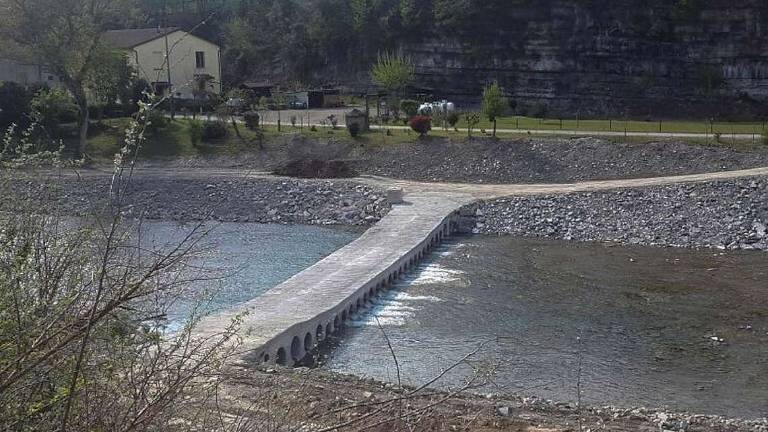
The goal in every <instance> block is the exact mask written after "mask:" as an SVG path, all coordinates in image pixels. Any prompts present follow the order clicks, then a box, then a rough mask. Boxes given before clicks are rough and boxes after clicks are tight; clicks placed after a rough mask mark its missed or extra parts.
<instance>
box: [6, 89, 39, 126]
mask: <svg viewBox="0 0 768 432" xmlns="http://www.w3.org/2000/svg"><path fill="white" fill-rule="evenodd" d="M34 96H35V92H33V91H30V90H29V89H27V88H25V87H23V86H20V85H18V84H16V83H12V82H0V130H4V129H6V128H7V127H8V126H10V125H11V124H12V123H13V124H16V125H19V126H24V127H26V125H28V124H29V115H30V113H31V107H30V103H31V102H32V98H33V97H34Z"/></svg>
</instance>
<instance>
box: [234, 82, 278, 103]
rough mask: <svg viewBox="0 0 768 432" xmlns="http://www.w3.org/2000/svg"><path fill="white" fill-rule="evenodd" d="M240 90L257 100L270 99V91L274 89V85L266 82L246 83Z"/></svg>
mask: <svg viewBox="0 0 768 432" xmlns="http://www.w3.org/2000/svg"><path fill="white" fill-rule="evenodd" d="M240 88H241V89H242V90H245V91H247V92H248V93H249V96H250V97H252V98H255V99H259V98H261V97H266V98H269V97H272V89H273V88H274V85H272V84H271V83H269V82H266V81H261V82H257V81H247V82H244V83H243V84H242V85H241V86H240Z"/></svg>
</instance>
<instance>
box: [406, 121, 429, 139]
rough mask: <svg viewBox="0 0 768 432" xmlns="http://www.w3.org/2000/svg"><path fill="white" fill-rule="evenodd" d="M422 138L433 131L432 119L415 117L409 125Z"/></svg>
mask: <svg viewBox="0 0 768 432" xmlns="http://www.w3.org/2000/svg"><path fill="white" fill-rule="evenodd" d="M408 124H409V126H411V129H413V130H414V131H415V132H417V133H418V134H419V135H420V136H422V137H423V136H426V135H427V134H428V133H429V131H431V130H432V119H431V118H430V117H427V116H415V117H413V118H412V119H411V121H410V122H409V123H408Z"/></svg>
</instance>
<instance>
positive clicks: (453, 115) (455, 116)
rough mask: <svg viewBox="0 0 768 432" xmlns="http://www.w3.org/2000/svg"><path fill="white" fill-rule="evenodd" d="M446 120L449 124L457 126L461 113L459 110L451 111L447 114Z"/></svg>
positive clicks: (453, 126)
mask: <svg viewBox="0 0 768 432" xmlns="http://www.w3.org/2000/svg"><path fill="white" fill-rule="evenodd" d="M445 121H446V122H448V126H450V127H452V128H455V127H456V125H457V124H458V123H459V113H457V112H455V111H454V112H449V113H448V114H447V115H446V116H445Z"/></svg>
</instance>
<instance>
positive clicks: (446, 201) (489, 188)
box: [166, 167, 768, 366]
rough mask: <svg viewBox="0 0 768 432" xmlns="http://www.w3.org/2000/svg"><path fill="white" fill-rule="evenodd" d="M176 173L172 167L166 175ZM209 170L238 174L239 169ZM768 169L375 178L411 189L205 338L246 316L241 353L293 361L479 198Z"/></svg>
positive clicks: (219, 321)
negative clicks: (496, 178)
mask: <svg viewBox="0 0 768 432" xmlns="http://www.w3.org/2000/svg"><path fill="white" fill-rule="evenodd" d="M166 174H168V173H166ZM206 175H207V176H224V177H229V176H232V175H233V172H231V171H227V170H224V171H219V172H206ZM764 175H768V167H761V168H753V169H746V170H739V171H723V172H715V173H704V174H692V175H682V176H669V177H656V178H643V179H626V180H603V181H586V182H580V183H572V184H538V185H537V184H532V185H477V184H456V183H419V182H412V181H399V180H391V179H384V178H369V179H368V180H367V181H368V182H370V183H372V184H375V185H378V186H384V187H393V186H398V187H402V188H405V189H406V190H407V191H408V192H409V193H408V194H407V195H406V204H403V205H396V206H394V207H393V209H392V211H391V212H390V213H389V214H388V215H387V216H386V217H385V218H384V219H382V220H381V221H380V222H379V223H378V224H376V225H375V226H374V227H372V228H371V229H369V230H368V231H367V232H365V233H364V234H363V235H362V236H361V237H360V238H358V239H357V240H355V241H353V242H352V243H350V244H349V245H347V246H345V247H344V248H342V249H340V250H338V251H336V252H335V253H333V254H332V255H330V256H328V257H327V258H325V259H324V260H322V261H320V262H318V263H317V264H315V265H314V266H312V267H310V268H308V269H307V270H305V271H303V272H301V273H299V274H297V275H296V276H294V277H292V278H291V279H289V280H287V281H286V282H284V283H282V284H281V285H278V286H277V287H275V288H273V289H272V290H270V291H268V292H266V293H264V294H263V295H261V296H260V297H257V298H255V299H253V300H251V301H249V302H247V303H245V304H243V305H239V306H236V307H234V308H232V309H229V310H227V311H224V312H221V313H219V314H217V315H213V316H210V317H207V318H205V319H204V320H202V321H201V322H200V323H199V324H198V327H197V329H198V330H197V334H198V335H199V336H206V335H211V334H214V333H216V332H220V331H221V330H223V329H225V328H227V327H228V326H229V325H230V323H231V322H232V320H233V319H235V318H236V317H238V316H241V315H243V314H244V313H246V314H245V315H243V318H242V320H241V327H240V331H239V336H240V337H241V340H242V345H241V348H240V352H241V353H242V354H243V357H244V360H246V361H248V362H252V363H257V364H258V363H277V364H280V365H285V366H291V365H293V364H295V363H296V362H297V361H299V360H301V359H302V358H304V356H305V355H306V353H307V352H308V351H309V350H311V349H313V348H314V347H315V346H317V344H318V343H319V342H321V341H322V340H323V339H325V337H326V336H327V335H328V334H331V333H333V332H335V331H337V330H338V329H340V328H341V327H342V326H343V325H344V322H345V321H346V320H348V319H349V318H350V316H351V315H352V314H354V313H356V312H358V310H360V309H362V308H365V307H366V305H367V304H368V303H369V302H370V301H371V299H372V298H373V297H374V296H376V295H377V294H378V293H379V292H380V291H381V290H382V289H385V288H386V287H387V286H389V285H390V284H391V283H392V282H394V281H395V280H396V279H397V278H399V277H400V276H401V275H402V274H403V273H404V272H406V271H407V270H408V269H409V268H411V267H412V266H413V265H414V264H416V263H418V261H419V260H421V259H422V258H423V257H424V256H425V255H426V254H427V253H429V252H430V250H431V249H432V248H433V247H434V246H436V245H437V244H438V243H439V242H440V241H441V240H442V239H443V238H444V237H446V236H448V235H449V234H450V233H451V232H452V231H454V229H455V227H456V224H457V221H458V220H459V218H460V215H459V214H458V209H460V208H461V207H463V206H465V205H467V204H470V203H472V202H474V201H476V200H481V199H490V198H494V197H502V196H525V195H541V194H553V193H554V194H567V193H573V192H585V191H598V190H607V189H618V188H635V187H645V186H659V185H668V184H676V183H690V182H700V181H712V180H725V179H733V178H743V177H751V176H764Z"/></svg>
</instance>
